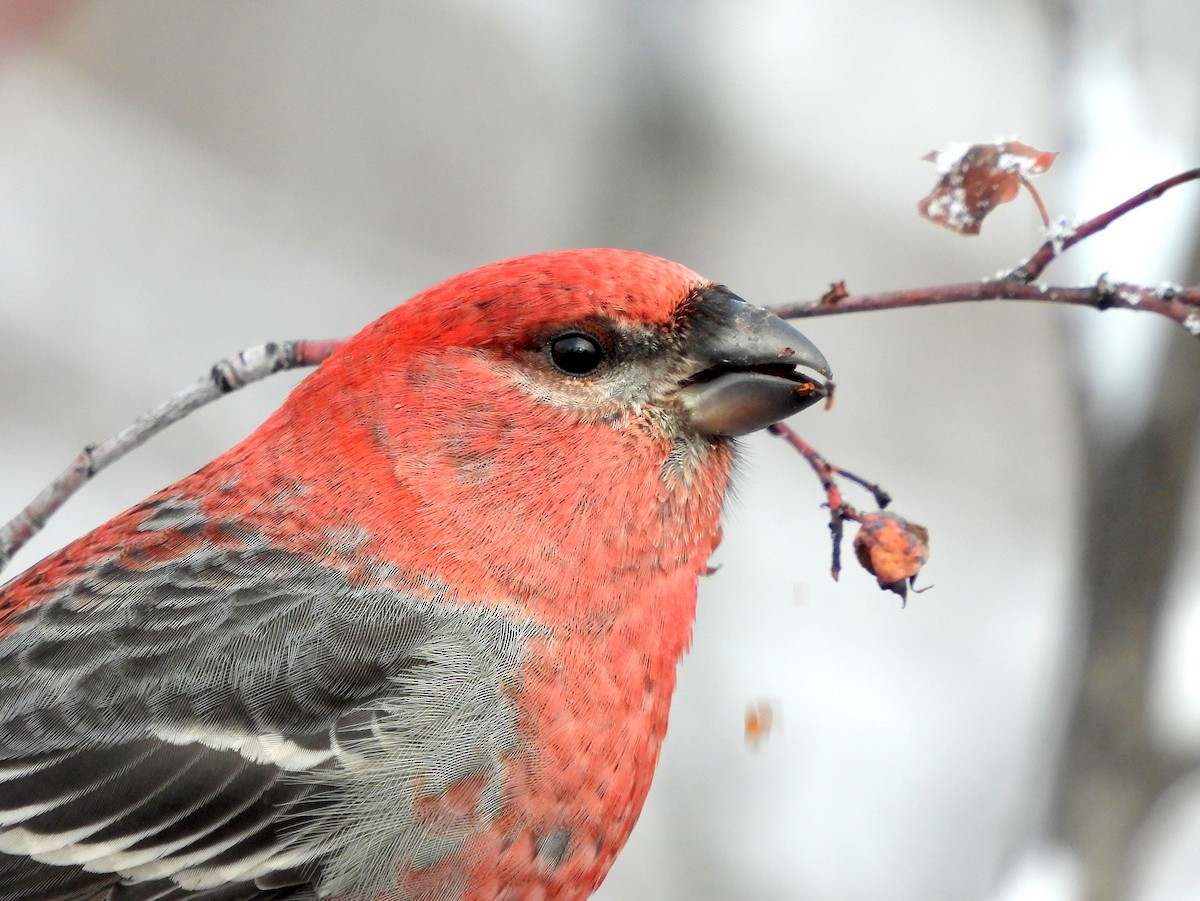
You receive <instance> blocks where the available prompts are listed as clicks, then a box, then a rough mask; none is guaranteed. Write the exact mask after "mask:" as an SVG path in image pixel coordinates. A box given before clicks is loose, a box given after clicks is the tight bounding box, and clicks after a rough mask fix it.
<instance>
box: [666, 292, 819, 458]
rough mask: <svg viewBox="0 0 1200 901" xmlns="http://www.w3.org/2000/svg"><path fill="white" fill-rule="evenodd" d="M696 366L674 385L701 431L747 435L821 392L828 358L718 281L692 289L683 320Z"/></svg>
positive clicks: (687, 346) (796, 410)
mask: <svg viewBox="0 0 1200 901" xmlns="http://www.w3.org/2000/svg"><path fill="white" fill-rule="evenodd" d="M684 332H685V335H686V338H685V348H684V349H685V352H686V353H687V354H688V357H689V359H690V360H692V361H693V363H694V364H695V367H696V368H695V371H694V372H693V373H692V375H690V376H689V377H687V378H686V379H685V380H684V382H683V383H682V387H681V388H680V389H679V390H678V391H677V392H676V394H677V396H678V398H679V400H680V403H681V404H682V406H683V408H684V410H685V411H686V413H687V416H688V420H689V422H690V423H691V425H692V428H693V429H695V430H696V431H697V432H698V433H700V434H702V435H724V436H736V435H745V434H748V433H750V432H754V431H757V430H759V429H764V428H766V427H767V426H769V425H771V424H773V423H776V422H779V421H780V420H781V419H786V418H787V417H789V416H791V415H792V414H794V413H799V412H800V411H801V410H803V409H805V408H806V407H810V406H812V405H813V404H815V403H816V402H817V401H819V400H820V399H821V398H823V397H825V396H827V395H828V394H829V391H830V389H831V387H832V384H833V383H832V382H831V381H830V377H831V375H832V373H831V371H830V369H829V363H828V362H827V361H826V359H825V356H824V355H823V354H822V353H821V352H820V351H819V350H817V348H816V346H815V345H814V344H813V343H812V342H811V341H809V340H808V339H807V338H805V337H804V336H803V335H802V334H800V332H798V331H796V330H795V329H794V328H792V327H791V326H790V325H788V324H787V323H786V322H784V321H783V320H782V319H780V318H779V317H778V316H776V315H774V314H773V313H771V312H770V311H768V310H765V309H763V308H762V307H756V306H753V305H752V304H749V303H747V302H746V301H744V300H742V298H740V297H738V296H737V295H736V294H733V293H732V292H731V291H729V289H727V288H725V287H722V286H720V285H717V286H713V287H711V288H708V289H706V290H705V291H703V292H702V293H701V294H699V295H698V296H697V299H696V300H695V302H694V303H693V304H692V305H691V307H690V308H689V311H688V315H687V318H686V320H685V325H684Z"/></svg>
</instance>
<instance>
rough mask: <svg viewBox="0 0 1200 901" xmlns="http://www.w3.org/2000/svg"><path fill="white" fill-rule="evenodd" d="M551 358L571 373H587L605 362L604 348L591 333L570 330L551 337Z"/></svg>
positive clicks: (562, 368)
mask: <svg viewBox="0 0 1200 901" xmlns="http://www.w3.org/2000/svg"><path fill="white" fill-rule="evenodd" d="M550 359H551V360H553V361H554V365H555V366H557V367H558V368H559V369H561V370H562V371H563V372H565V373H567V374H569V375H587V374H588V373H589V372H594V371H595V370H596V368H597V367H598V366H599V365H600V364H601V363H603V362H604V348H603V347H601V346H600V342H599V341H597V340H596V339H595V338H593V337H592V336H591V335H585V334H583V333H582V332H568V333H567V334H565V335H559V336H558V337H557V338H551V339H550Z"/></svg>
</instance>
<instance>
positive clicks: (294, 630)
mask: <svg viewBox="0 0 1200 901" xmlns="http://www.w3.org/2000/svg"><path fill="white" fill-rule="evenodd" d="M751 333H752V337H753V338H754V340H755V341H758V342H759V343H752V344H747V341H749V340H750V339H749V338H747V337H746V336H747V335H748V334H751ZM764 335H766V337H763V336H764ZM572 342H574V343H572ZM731 348H732V350H731ZM571 353H575V354H582V356H581V357H579V358H573V357H571V356H570V354H571ZM579 360H582V363H580V362H579ZM595 360H599V362H598V363H597V364H596V366H595V368H593V369H591V370H588V371H585V372H575V371H572V370H573V369H578V368H580V367H581V366H582V365H590V364H591V363H592V362H593V361H595ZM781 361H782V362H781ZM797 364H799V365H804V366H808V367H809V368H811V369H814V370H817V371H818V372H820V373H822V374H825V375H827V374H828V373H827V367H826V366H825V364H824V360H823V358H821V357H820V354H819V353H818V352H816V350H815V348H812V347H811V345H808V344H807V342H806V341H805V340H804V339H803V338H802V337H801V336H800V335H799V334H798V333H796V332H794V331H792V330H790V329H788V328H787V327H786V326H784V325H783V324H782V323H779V322H778V320H774V319H773V318H770V317H766V314H762V313H761V311H756V310H755V309H754V308H751V307H749V306H748V305H746V304H745V303H744V302H742V301H740V300H739V299H737V298H734V297H733V296H732V295H729V294H728V292H725V291H724V289H720V288H718V287H716V286H714V285H712V283H710V282H707V281H706V280H704V279H702V278H700V277H699V276H697V275H695V274H694V273H692V272H690V271H689V270H687V269H685V268H683V267H681V266H678V265H676V264H674V263H669V262H667V261H665V260H661V259H657V258H655V257H650V256H647V255H644V254H637V253H632V252H628V251H616V250H593V251H563V252H558V253H549V254H543V255H539V256H533V257H525V258H521V259H517V260H509V261H505V262H501V263H496V264H492V265H490V266H485V267H482V268H480V269H477V270H474V271H472V272H468V273H465V274H463V275H460V276H457V277H455V278H453V279H450V280H449V281H447V282H445V283H443V284H441V285H439V286H437V287H435V288H433V289H431V290H429V291H426V292H424V293H423V294H420V295H418V296H417V297H415V298H413V299H412V300H410V301H408V302H407V303H405V304H402V305H400V306H399V307H397V308H396V309H394V310H392V311H391V312H390V313H388V314H386V315H385V316H383V317H382V318H380V319H379V320H377V321H376V322H375V323H373V324H372V325H370V326H368V327H367V328H366V329H364V330H363V331H362V332H361V333H359V334H358V335H357V336H355V337H354V338H353V339H351V340H350V341H348V342H347V343H346V344H345V345H344V346H343V347H342V348H341V349H340V350H339V351H337V352H336V353H335V354H334V355H333V356H332V357H330V358H329V360H327V361H326V362H325V363H324V364H323V365H322V366H321V367H320V368H319V369H318V370H317V371H316V372H315V373H313V374H312V375H311V376H310V377H309V378H308V379H307V380H306V381H305V382H304V383H302V384H301V385H300V386H299V387H298V388H297V389H296V391H295V392H294V393H293V394H292V396H291V397H290V398H289V399H288V401H287V402H286V403H285V404H284V406H283V407H282V408H281V409H280V410H279V411H278V412H277V413H275V414H274V415H273V416H272V417H271V418H270V419H269V420H268V421H267V422H266V423H264V424H263V425H262V426H261V427H260V428H259V429H258V430H257V431H256V432H255V433H254V434H253V435H251V436H250V437H249V438H248V439H246V441H244V442H243V443H242V444H240V445H238V446H237V447H235V448H233V449H232V450H230V451H229V452H227V453H226V454H224V455H222V456H221V457H219V458H218V459H216V460H214V461H213V462H212V463H210V464H209V465H207V466H205V467H204V468H203V469H201V470H199V471H198V472H196V473H194V474H193V475H191V476H188V477H186V478H184V479H182V480H181V481H179V482H177V483H176V484H174V485H172V486H170V487H168V488H166V489H164V490H163V491H162V492H159V493H158V494H157V495H155V496H154V497H152V498H150V499H149V500H148V501H146V502H144V503H143V504H140V505H138V506H137V507H134V508H133V509H131V510H129V511H127V512H126V513H124V514H122V515H120V516H118V517H116V518H114V519H113V520H111V521H110V522H108V523H106V524H105V525H103V526H102V527H100V528H99V529H97V530H96V531H94V532H92V533H90V534H89V535H86V536H84V537H83V538H81V539H79V540H78V541H77V542H75V543H74V544H72V545H70V546H69V547H67V548H65V549H64V550H62V551H60V552H59V553H57V554H55V555H53V556H52V557H49V558H47V559H46V560H44V561H42V562H41V563H40V564H38V565H37V566H35V567H34V568H33V569H31V570H30V571H28V572H26V573H24V574H23V575H21V576H20V577H18V578H17V579H16V580H14V581H13V582H12V583H10V584H9V585H7V586H5V587H3V588H2V589H0V636H2V637H0V779H7V781H0V899H10V898H11V899H16V898H18V897H20V898H31V899H34V898H53V897H63V898H80V899H83V898H105V897H109V895H107V894H106V892H109V891H110V890H111V891H113V892H114V894H113V895H112V896H111V897H113V898H123V897H126V895H124V894H122V892H129V893H130V894H129V897H165V898H204V897H207V894H206V893H209V892H212V893H214V894H213V897H216V894H215V893H216V892H225V894H220V897H221V898H222V899H225V898H233V899H236V898H247V899H248V898H257V897H260V895H259V894H258V892H260V891H261V892H265V893H269V894H263V895H261V896H262V897H275V896H276V895H277V896H278V897H279V898H281V899H282V898H306V897H314V896H318V895H319V896H345V897H356V898H384V897H386V898H395V899H412V901H418V899H422V901H424V899H429V901H433V899H447V901H448V899H478V901H493V899H501V898H513V899H516V898H561V899H570V898H585V897H587V896H588V895H590V894H591V893H592V891H594V889H595V888H596V887H597V886H598V885H599V884H600V881H601V880H602V879H603V877H604V874H605V873H606V872H607V870H608V868H609V866H610V865H611V863H612V861H613V859H614V857H615V855H616V854H617V852H618V851H619V850H620V848H621V846H622V845H623V844H624V842H625V840H626V838H627V837H628V835H629V832H630V830H631V829H632V827H633V824H634V822H635V821H636V819H637V816H638V813H639V811H640V809H641V805H642V802H643V800H644V799H645V796H646V792H647V791H648V789H649V785H650V780H651V776H652V774H653V770H654V766H655V763H656V761H657V757H658V752H659V747H660V744H661V742H662V739H663V736H664V734H665V731H666V725H667V712H668V706H669V702H670V697H671V694H672V691H673V689H674V685H675V668H676V664H677V663H678V660H679V658H680V657H681V655H682V654H683V653H684V651H685V650H686V648H687V646H688V643H689V641H690V634H691V628H692V621H693V616H694V610H695V601H696V585H697V579H698V577H699V575H701V574H702V573H703V572H704V569H705V565H706V561H707V559H708V557H709V555H710V553H711V552H712V550H713V548H714V547H715V545H716V543H717V541H718V539H719V517H720V510H721V504H722V499H723V497H724V494H725V490H726V487H727V484H728V478H729V470H730V465H731V462H732V458H733V445H732V442H731V440H730V438H729V437H727V436H726V435H724V434H721V433H720V428H719V426H718V427H714V426H713V425H712V423H713V422H716V423H721V422H725V421H728V422H731V423H733V422H736V423H737V426H736V427H734V426H731V427H730V428H731V430H732V431H735V432H740V431H745V430H749V428H754V427H759V425H765V424H766V422H765V421H762V420H763V419H766V420H768V421H774V419H776V418H779V416H780V415H787V413H790V412H794V411H795V410H798V409H801V408H802V407H804V406H807V405H808V403H811V398H812V397H813V396H814V395H813V386H814V384H816V385H818V386H819V379H817V378H814V377H813V376H811V375H801V374H798V371H794V367H795V365H797ZM564 366H565V367H566V368H564ZM781 367H782V369H781ZM783 370H793V371H792V372H791V374H788V373H787V372H784V371H783ZM728 383H731V384H732V385H733V390H732V391H729V390H726V389H725V387H724V386H725V385H726V384H728ZM780 383H785V384H780ZM797 386H801V387H803V388H804V391H803V392H802V391H799V390H796V389H797ZM805 392H807V393H805ZM818 393H819V392H818ZM768 395H769V397H770V399H769V400H766V399H764V398H767V397H768ZM731 397H732V398H734V399H732V400H731V399H730V398H731ZM747 405H748V406H747ZM734 407H736V410H735V409H734ZM747 409H749V413H747ZM731 411H732V412H731ZM747 422H749V423H750V426H749V427H747V426H745V425H744V423H747ZM696 423H703V427H702V428H700V427H698V426H697V425H696ZM93 721H95V722H93ZM121 749H125V751H126V752H127V754H131V755H132V754H143V753H144V755H145V756H144V760H145V764H144V765H145V768H146V772H147V773H151V774H153V777H151V776H147V777H146V778H147V779H152V778H153V779H157V780H158V782H157V783H155V784H161V786H162V787H161V788H160V789H158V790H157V793H154V792H151V791H150V790H149V789H148V788H147V790H146V792H141V790H140V789H139V788H138V782H137V780H136V779H135V778H133V774H132V773H126V771H125V770H123V769H121V764H120V763H119V761H118V759H117V758H116V757H114V760H113V761H110V760H109V757H108V756H106V755H109V752H110V751H113V750H121ZM181 755H183V757H181ZM189 755H190V756H189ZM184 757H186V760H184V759H183V758H184ZM97 760H98V761H99V763H97V764H95V765H94V768H95V769H96V770H97V776H96V781H95V783H87V785H86V786H85V788H86V790H84V791H82V792H80V793H79V794H78V795H77V796H75V797H73V798H72V797H64V796H61V794H59V795H56V794H55V791H54V789H53V788H52V783H53V781H54V780H51V779H49V778H48V777H46V778H43V777H42V776H39V775H38V774H39V773H41V774H43V775H45V774H47V773H49V772H50V770H51V769H53V767H55V766H59V765H60V764H59V763H58V761H69V762H71V763H72V765H73V766H84V767H87V766H89V765H92V764H91V763H89V761H97ZM46 761H51V763H46ZM188 761H191V762H188ZM197 761H198V762H197ZM197 766H203V767H205V768H207V770H208V771H210V772H212V773H214V774H217V775H215V776H214V777H213V778H214V780H217V781H219V779H221V778H225V775H226V774H228V784H227V785H226V786H225V787H224V788H220V789H217V790H215V793H214V794H213V795H212V797H210V798H207V799H204V798H201V799H200V800H199V801H196V800H195V793H194V791H192V790H191V789H187V790H185V787H184V786H183V783H184V781H185V779H184V775H183V774H184V773H187V772H192V771H193V770H194V768H195V767H197ZM5 767H7V770H6V769H5ZM47 767H49V768H50V769H47ZM106 767H107V769H106ZM189 767H191V768H192V769H191V770H189V769H188V768H189ZM6 773H7V776H6ZM251 777H253V778H254V780H256V781H255V784H254V786H252V787H251V788H241V789H239V788H236V785H237V784H238V783H239V780H243V781H245V780H250V779H251ZM39 780H40V781H39ZM6 786H9V787H11V789H8V788H6ZM230 786H234V787H230ZM9 791H10V792H11V797H10V798H6V797H5V795H6V792H9ZM188 791H192V794H188ZM238 792H241V794H238ZM156 798H157V799H158V800H157V801H156V800H155V799H156ZM30 803H36V804H40V803H44V805H47V806H46V807H45V810H44V811H39V812H35V813H34V814H32V815H26V814H27V813H28V809H29V804H30ZM221 804H224V805H226V807H229V808H233V807H235V806H238V805H240V807H239V808H238V811H237V812H236V813H234V814H230V815H228V816H225V815H224V814H222V813H218V812H214V811H215V808H216V807H217V806H219V805H221ZM22 810H24V811H25V812H24V813H23V812H22ZM121 810H128V811H132V812H130V813H129V814H128V816H127V817H126V818H125V820H122V818H121V815H120V813H119V811H121ZM179 810H186V811H187V813H186V815H177V812H178V811H179ZM111 811H117V812H118V815H117V818H116V820H115V821H109V820H110V817H108V816H106V815H105V814H106V813H108V812H111ZM172 811H175V812H176V813H172ZM135 812H136V816H135V815H134V813H135ZM6 813H7V818H5V814H6ZM39 817H40V820H39ZM172 817H174V819H172ZM222 817H224V818H222ZM102 821H104V822H103V825H102V826H97V823H101V822H102ZM89 830H90V831H89ZM175 833H178V835H176V834H175ZM179 841H182V842H184V844H181V845H180V844H178V842H179ZM122 883H127V884H128V885H127V886H126V887H125V888H117V889H111V886H113V885H120V884H122ZM239 886H240V887H241V888H240V889H239V888H238V887H239ZM143 889H144V890H145V891H146V892H147V894H146V895H138V894H137V891H141V890H143ZM151 892H158V893H159V894H157V895H154V894H151Z"/></svg>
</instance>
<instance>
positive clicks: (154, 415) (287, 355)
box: [0, 339, 342, 570]
mask: <svg viewBox="0 0 1200 901" xmlns="http://www.w3.org/2000/svg"><path fill="white" fill-rule="evenodd" d="M341 343H342V339H330V340H324V341H284V342H274V341H271V342H268V343H266V344H260V345H258V346H257V347H251V348H248V349H246V350H243V351H241V352H240V353H238V354H236V355H234V356H232V357H226V358H225V359H223V360H220V361H218V362H217V363H216V364H214V365H213V367H212V369H210V370H209V372H208V374H206V375H205V376H204V377H203V378H201V379H198V380H197V381H196V382H194V383H193V384H191V385H189V386H188V387H187V388H185V389H183V390H182V391H180V392H179V393H178V394H176V395H174V396H173V397H171V398H169V399H168V400H166V401H165V402H164V403H162V404H159V406H157V407H155V408H154V409H153V410H151V411H150V412H148V413H146V414H144V415H142V416H140V417H138V419H137V420H135V421H134V422H133V423H132V424H131V425H129V426H127V427H126V428H124V429H122V430H121V431H120V432H118V433H117V434H115V435H113V436H112V437H111V438H109V439H107V440H106V441H102V442H100V443H99V444H94V445H91V446H89V447H85V448H84V449H83V450H82V451H81V452H80V454H79V456H78V457H76V458H75V460H74V461H73V462H72V463H71V465H70V466H68V467H67V468H66V469H64V470H63V471H62V473H60V474H59V476H58V477H57V478H56V479H55V480H54V481H53V482H51V483H50V484H49V485H47V486H46V487H45V488H43V489H42V490H41V492H40V493H39V494H38V496H37V497H35V498H34V499H33V500H32V501H31V502H30V503H29V505H28V506H26V507H25V509H24V510H22V511H21V512H20V513H18V514H17V515H16V516H15V517H13V519H12V520H11V521H9V522H8V523H7V524H6V525H5V526H4V527H3V528H0V570H3V569H4V567H5V566H7V565H8V562H9V561H10V560H11V559H12V557H13V555H14V554H16V553H17V551H19V550H20V549H21V548H22V547H24V546H25V544H26V543H27V542H28V541H29V539H30V538H32V537H33V536H34V535H36V534H37V533H38V532H39V531H41V529H42V527H43V526H44V525H45V524H46V521H47V520H48V519H49V518H50V517H51V516H52V515H53V514H54V513H55V512H57V511H58V509H59V508H60V507H61V506H62V505H63V504H64V503H65V502H66V501H67V499H68V498H70V497H71V495H73V494H74V493H75V492H76V491H78V490H79V489H80V488H81V487H82V486H83V485H84V483H85V482H87V481H88V480H89V479H91V478H92V476H94V475H95V474H96V473H98V472H100V471H101V470H102V469H105V468H107V467H108V466H109V465H111V464H112V463H114V462H115V461H117V460H119V459H121V457H123V456H125V455H126V454H128V453H129V452H130V451H132V450H133V449H134V448H136V447H139V446H140V445H141V444H143V443H144V442H145V441H146V440H147V439H148V438H150V437H152V436H153V435H156V434H158V433H159V432H161V431H162V430H163V429H165V428H166V427H167V426H169V425H171V424H172V423H174V422H178V421H179V420H180V419H182V418H183V417H185V416H187V415H188V414H189V413H191V412H192V411H194V410H196V409H198V408H199V407H202V406H204V405H205V404H207V403H210V402H211V401H214V400H216V399H217V398H218V397H221V396H222V395H225V394H228V393H229V392H231V391H236V390H237V389H238V388H244V387H245V386H246V385H249V384H252V383H253V382H257V381H259V380H261V379H264V378H266V377H267V376H269V375H273V374H274V373H276V372H283V371H284V370H288V369H298V368H302V367H305V366H315V365H317V364H318V363H320V362H321V361H322V360H324V359H325V358H326V357H328V356H329V355H330V354H331V353H332V352H333V351H334V349H335V348H337V347H338V346H339V345H340V344H341Z"/></svg>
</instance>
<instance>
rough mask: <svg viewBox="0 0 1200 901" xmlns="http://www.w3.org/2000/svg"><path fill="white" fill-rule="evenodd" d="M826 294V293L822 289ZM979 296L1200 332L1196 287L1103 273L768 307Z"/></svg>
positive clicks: (792, 310)
mask: <svg viewBox="0 0 1200 901" xmlns="http://www.w3.org/2000/svg"><path fill="white" fill-rule="evenodd" d="M826 296H827V297H828V296H829V295H826ZM981 300H1021V301H1029V302H1032V303H1056V304H1067V305H1069V306H1081V307H1092V308H1094V309H1097V310H1110V309H1121V310H1145V311H1147V312H1150V313H1157V314H1159V315H1160V316H1165V317H1166V318H1168V319H1170V320H1172V321H1173V322H1177V323H1179V324H1180V325H1182V326H1183V327H1184V328H1185V329H1187V330H1188V331H1189V332H1190V333H1191V334H1193V335H1196V336H1197V337H1200V287H1196V288H1186V289H1185V288H1176V287H1174V286H1164V287H1158V288H1148V287H1146V286H1144V285H1133V284H1128V283H1126V282H1110V281H1109V280H1108V278H1107V277H1106V276H1101V277H1100V278H1099V279H1097V280H1096V284H1094V285H1092V286H1090V287H1079V288H1056V287H1049V286H1046V285H1028V284H1025V283H1023V282H1019V281H1015V280H1013V279H1009V278H1005V279H1001V280H998V281H985V282H962V283H960V284H956V285H938V286H937V287H933V288H911V289H908V290H904V291H881V292H879V293H877V294H846V295H845V296H843V297H838V298H836V299H834V300H831V301H827V300H825V299H822V300H820V301H818V302H817V303H815V304H789V305H786V306H781V307H773V308H772V310H771V312H773V313H775V315H777V316H780V317H781V318H783V319H806V318H812V317H815V316H833V315H839V314H843V313H868V312H871V311H875V310H900V309H907V308H909V307H929V306H936V305H939V304H947V303H967V302H969V301H981Z"/></svg>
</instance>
